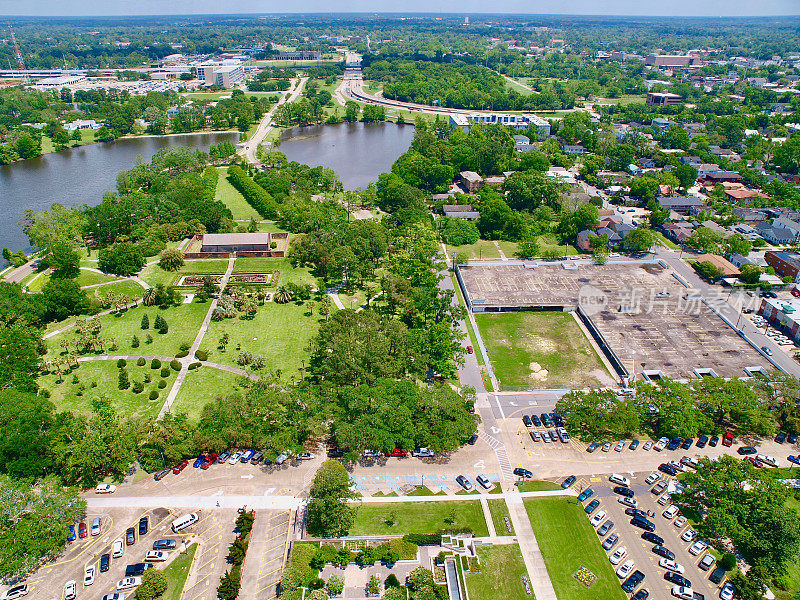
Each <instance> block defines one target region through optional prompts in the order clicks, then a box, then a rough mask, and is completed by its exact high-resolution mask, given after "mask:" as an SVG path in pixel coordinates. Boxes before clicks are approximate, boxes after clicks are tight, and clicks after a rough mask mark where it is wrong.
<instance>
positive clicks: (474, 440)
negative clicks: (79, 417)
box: [467, 433, 478, 446]
mask: <svg viewBox="0 0 800 600" xmlns="http://www.w3.org/2000/svg"><path fill="white" fill-rule="evenodd" d="M467 443H468V444H469V445H470V446H474V445H475V444H476V443H478V434H477V433H473V434H472V436H471V437H470V438H469V441H468V442H467Z"/></svg>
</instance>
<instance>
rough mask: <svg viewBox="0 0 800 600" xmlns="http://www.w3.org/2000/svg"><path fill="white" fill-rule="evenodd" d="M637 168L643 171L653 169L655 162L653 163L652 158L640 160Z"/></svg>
mask: <svg viewBox="0 0 800 600" xmlns="http://www.w3.org/2000/svg"><path fill="white" fill-rule="evenodd" d="M639 166H640V167H641V168H643V169H655V168H656V161H654V160H653V159H652V158H640V159H639Z"/></svg>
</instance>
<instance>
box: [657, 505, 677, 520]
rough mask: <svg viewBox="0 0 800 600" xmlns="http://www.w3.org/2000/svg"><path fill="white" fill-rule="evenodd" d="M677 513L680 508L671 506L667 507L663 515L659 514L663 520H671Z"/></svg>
mask: <svg viewBox="0 0 800 600" xmlns="http://www.w3.org/2000/svg"><path fill="white" fill-rule="evenodd" d="M679 511H680V508H678V507H677V506H675V505H674V504H673V505H672V506H669V507H668V508H667V510H665V511H664V512H663V513H661V516H662V517H664V518H665V519H669V520H672V519H674V518H675V517H676V515H677V514H678V512H679Z"/></svg>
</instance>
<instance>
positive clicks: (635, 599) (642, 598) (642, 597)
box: [631, 588, 650, 600]
mask: <svg viewBox="0 0 800 600" xmlns="http://www.w3.org/2000/svg"><path fill="white" fill-rule="evenodd" d="M649 596H650V592H648V591H647V590H646V589H645V588H642V589H640V590H639V591H637V592H636V593H635V594H634V595H633V596H631V600H647V598H648V597H649Z"/></svg>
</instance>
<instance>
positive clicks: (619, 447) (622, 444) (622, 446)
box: [614, 442, 625, 452]
mask: <svg viewBox="0 0 800 600" xmlns="http://www.w3.org/2000/svg"><path fill="white" fill-rule="evenodd" d="M624 449H625V442H617V445H616V446H614V452H622V451H623V450H624Z"/></svg>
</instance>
